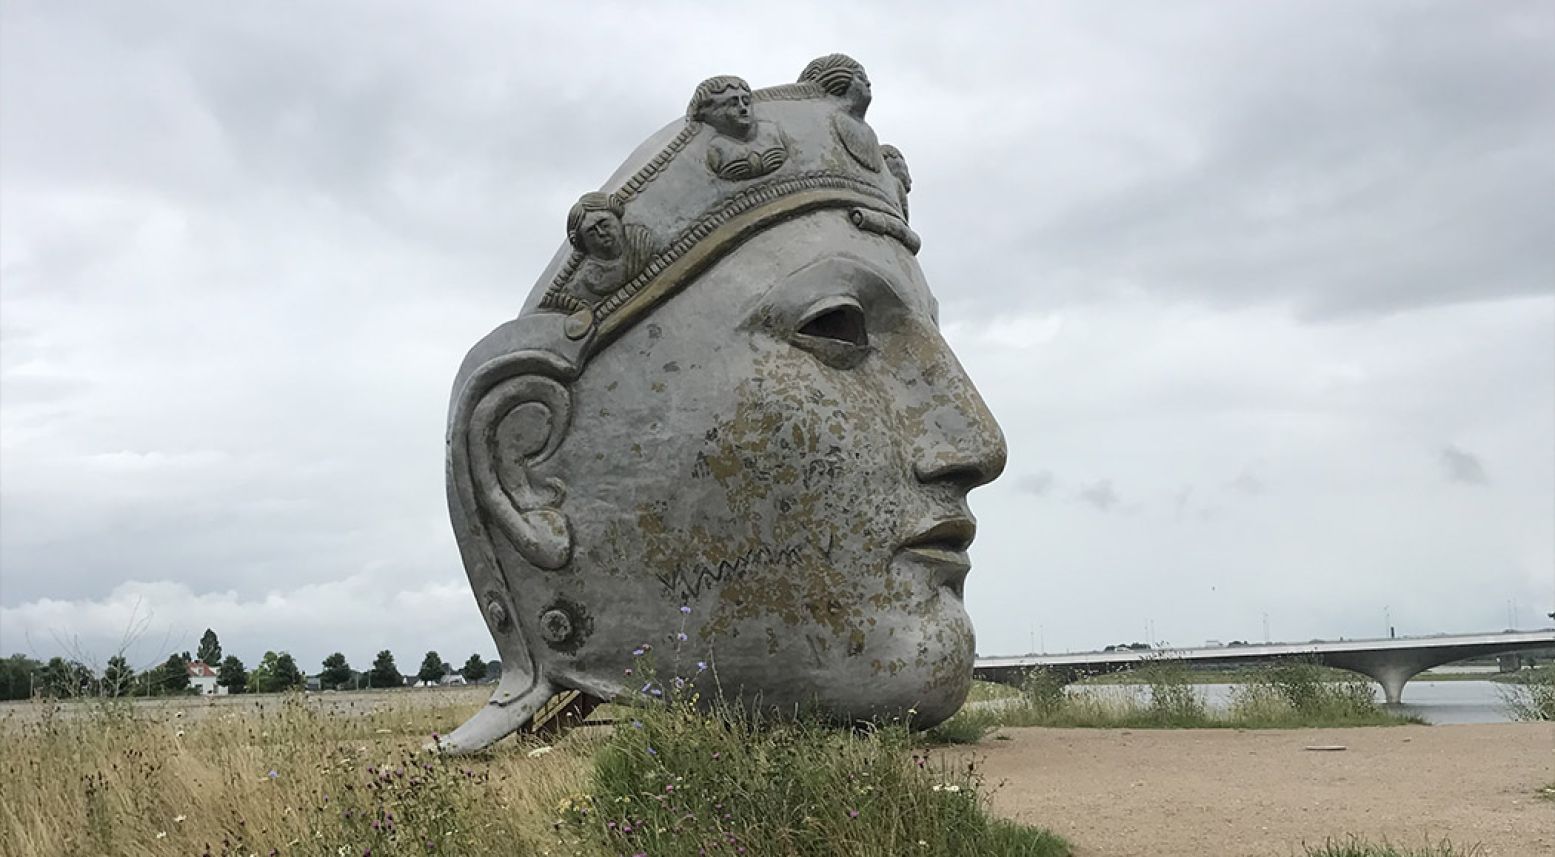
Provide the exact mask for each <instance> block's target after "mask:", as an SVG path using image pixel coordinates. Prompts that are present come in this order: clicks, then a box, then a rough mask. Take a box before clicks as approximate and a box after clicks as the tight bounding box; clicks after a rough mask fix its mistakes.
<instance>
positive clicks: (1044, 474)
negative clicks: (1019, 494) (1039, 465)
mask: <svg viewBox="0 0 1555 857" xmlns="http://www.w3.org/2000/svg"><path fill="white" fill-rule="evenodd" d="M1020 490H1022V491H1024V492H1026V493H1027V494H1032V495H1035V496H1037V497H1046V496H1047V495H1048V494H1049V493H1051V492H1052V490H1053V472H1052V471H1051V470H1040V471H1038V472H1036V473H1028V474H1026V475H1025V476H1022V477H1020Z"/></svg>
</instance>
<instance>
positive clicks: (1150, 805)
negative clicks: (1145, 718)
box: [947, 723, 1555, 857]
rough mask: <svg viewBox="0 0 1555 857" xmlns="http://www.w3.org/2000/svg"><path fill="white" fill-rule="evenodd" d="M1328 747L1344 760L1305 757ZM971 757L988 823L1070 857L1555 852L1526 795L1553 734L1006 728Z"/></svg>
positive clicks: (1551, 818) (1541, 774)
mask: <svg viewBox="0 0 1555 857" xmlns="http://www.w3.org/2000/svg"><path fill="white" fill-rule="evenodd" d="M1000 736H1003V738H1001V737H1000ZM1006 738H1007V740H1005V739H1006ZM1324 744H1328V745H1336V744H1337V745H1343V746H1345V747H1346V748H1347V749H1345V750H1344V751H1342V752H1315V751H1309V750H1306V749H1304V748H1306V747H1308V746H1312V745H1324ZM957 752H964V751H947V754H948V755H952V756H953V755H955V754H956V753H957ZM972 752H973V753H974V754H975V755H976V756H978V757H980V762H979V766H980V768H981V770H982V772H983V774H984V776H985V777H986V780H987V786H988V787H989V788H990V790H991V791H992V792H993V794H992V798H991V799H992V803H993V809H994V811H995V812H997V813H999V814H1000V815H1004V816H1007V817H1010V818H1014V819H1017V820H1019V821H1023V822H1027V823H1030V824H1036V825H1040V826H1043V827H1046V828H1048V829H1050V830H1053V831H1055V832H1057V833H1059V834H1062V835H1063V836H1064V837H1066V838H1068V839H1069V841H1070V842H1071V843H1073V844H1074V845H1075V846H1076V857H1135V856H1136V855H1138V857H1146V855H1148V857H1174V855H1192V857H1222V855H1223V857H1242V855H1256V857H1287V855H1291V854H1300V853H1301V849H1300V845H1301V844H1302V843H1303V842H1306V843H1311V844H1320V843H1321V842H1322V841H1323V839H1324V837H1327V836H1334V837H1343V836H1345V835H1347V834H1352V833H1353V834H1358V835H1361V836H1365V837H1369V838H1370V839H1372V841H1380V840H1382V839H1383V838H1384V837H1385V838H1386V839H1387V840H1388V841H1389V842H1392V843H1394V844H1396V845H1408V846H1420V845H1422V844H1425V843H1426V842H1428V841H1430V842H1434V841H1438V840H1440V839H1442V838H1443V837H1447V838H1450V839H1451V840H1452V841H1453V843H1454V844H1455V845H1460V846H1465V845H1471V844H1474V843H1480V844H1481V845H1482V846H1483V848H1484V850H1483V851H1482V852H1481V854H1482V855H1483V857H1540V855H1555V801H1551V800H1547V799H1542V798H1539V797H1538V796H1537V794H1536V793H1537V792H1538V791H1539V790H1540V789H1541V788H1542V787H1544V786H1546V785H1548V784H1550V783H1551V782H1555V724H1552V723H1497V724H1484V725H1466V726H1397V727H1374V728H1360V729H1303V730H1292V731H1280V730H1267V731H1237V730H1215V729H1191V730H1190V729H1183V730H1159V731H1155V730H1132V731H1131V730H1102V729H1037V728H1031V729H1003V730H1000V731H999V732H998V733H996V734H995V735H994V736H992V737H990V738H986V739H984V740H983V742H982V743H981V744H979V745H977V746H976V747H975V748H972Z"/></svg>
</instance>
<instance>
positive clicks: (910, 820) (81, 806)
mask: <svg viewBox="0 0 1555 857" xmlns="http://www.w3.org/2000/svg"><path fill="white" fill-rule="evenodd" d="M353 696H354V695H353ZM325 699H327V700H328V702H326V701H325ZM347 699H349V697H345V696H339V697H335V696H333V695H332V696H331V697H329V698H324V699H321V698H320V697H303V696H300V695H294V696H288V697H284V698H282V699H280V700H279V701H277V700H276V699H275V698H271V699H270V700H269V701H268V703H264V704H262V705H260V706H259V707H256V706H255V704H254V703H252V702H250V703H243V704H232V703H228V704H221V705H216V704H209V703H206V702H204V701H196V700H191V701H190V704H189V705H188V706H186V707H178V706H173V705H156V704H153V705H140V704H134V703H130V702H128V701H124V700H117V701H114V700H109V701H106V702H104V703H101V704H99V703H68V704H60V703H35V704H32V705H30V706H24V707H13V708H11V709H10V710H11V712H12V716H11V717H9V718H8V719H7V720H6V721H4V722H0V733H4V734H3V737H0V855H4V857H45V855H47V857H56V855H64V857H89V855H90V857H150V856H151V855H164V854H180V855H192V857H248V855H271V857H278V855H336V857H340V855H353V857H360V855H368V857H373V855H377V857H382V855H408V854H416V855H460V857H481V856H482V855H510V854H537V855H538V854H556V855H562V854H565V855H576V857H606V855H618V854H636V853H640V852H647V853H650V854H656V855H657V854H664V855H680V854H687V855H694V854H698V853H699V850H700V851H702V852H704V853H706V854H712V855H740V854H743V855H750V857H760V855H785V857H788V855H818V856H819V855H834V854H835V855H850V857H851V855H863V857H871V855H881V857H883V855H887V854H905V853H910V854H923V855H941V857H949V855H961V854H987V855H1012V857H1016V856H1018V857H1060V855H1064V854H1067V853H1068V849H1067V847H1066V846H1065V845H1064V844H1063V842H1062V841H1061V840H1059V839H1057V838H1056V837H1054V836H1052V835H1050V834H1047V833H1044V832H1042V831H1038V830H1033V829H1031V828H1027V827H1024V826H1020V825H1016V824H1013V823H1010V822H1005V821H1001V820H998V819H994V818H992V817H991V816H989V815H988V813H987V810H986V805H985V803H984V800H983V797H982V792H981V787H982V783H981V779H980V777H979V776H978V773H977V771H976V768H975V767H974V766H965V765H964V766H962V767H951V766H947V765H946V764H942V763H941V762H940V760H939V758H938V757H937V756H936V755H934V754H932V753H931V752H930V751H928V750H925V749H923V748H922V747H921V746H920V738H919V736H914V735H912V734H910V733H909V732H908V731H907V730H906V729H905V728H903V727H902V726H901V725H899V724H892V725H887V726H882V727H879V728H872V729H864V730H848V729H840V730H839V729H836V728H831V727H827V726H823V725H821V724H820V723H817V722H814V721H806V720H798V721H794V720H782V721H762V720H758V719H752V718H750V717H747V716H745V715H740V714H737V713H730V712H723V717H722V718H718V717H707V716H705V715H704V714H701V713H698V712H697V711H695V710H694V709H693V707H692V706H691V705H690V704H689V702H687V701H685V700H672V701H671V704H670V705H668V706H656V707H651V708H625V707H622V708H618V709H617V710H618V711H623V712H625V713H624V714H623V715H621V718H620V722H619V723H618V725H616V726H614V727H590V728H586V729H580V730H576V731H574V732H571V733H569V734H568V735H566V736H564V737H562V738H561V739H558V740H557V741H556V742H555V743H554V744H553V745H549V746H546V745H541V744H539V743H537V742H536V741H534V740H533V739H529V740H528V741H526V742H505V743H504V744H502V745H498V747H497V748H495V749H494V750H492V751H490V752H488V753H485V754H482V755H478V756H474V757H466V758H450V757H446V756H442V755H439V754H436V753H429V752H427V751H425V750H423V749H421V747H422V745H423V744H424V743H425V742H426V741H427V740H428V739H429V738H432V737H433V736H434V734H435V730H436V729H437V728H439V726H440V724H447V723H457V722H459V721H461V720H462V719H464V718H465V717H466V716H468V715H469V714H470V713H472V712H473V711H474V709H475V708H477V707H478V706H479V705H480V704H481V700H480V698H479V695H478V691H477V692H474V693H470V692H448V693H443V692H435V691H429V692H424V693H417V692H390V693H384V694H378V695H376V696H375V697H364V703H362V704H359V705H356V704H353V703H351V702H342V700H347ZM365 700H373V701H365ZM17 712H20V714H17Z"/></svg>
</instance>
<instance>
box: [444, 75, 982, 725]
mask: <svg viewBox="0 0 1555 857" xmlns="http://www.w3.org/2000/svg"><path fill="white" fill-rule="evenodd" d="M808 93H809V91H808V90H800V91H799V94H798V95H796V96H794V98H793V100H794V101H797V102H800V103H799V104H798V105H797V106H796V105H789V107H790V108H791V109H790V111H789V114H788V115H786V116H785V115H782V111H781V110H773V111H772V112H773V113H775V114H779V115H778V116H777V117H776V120H777V121H781V122H782V124H783V125H784V131H785V133H787V134H789V136H791V137H793V138H794V139H795V140H796V143H797V145H796V154H795V156H794V157H792V158H791V159H790V163H789V164H785V165H784V166H783V167H782V169H780V170H778V171H777V172H776V173H774V174H773V176H772V177H770V178H769V179H768V180H767V185H766V186H767V187H768V188H770V189H773V190H774V191H775V192H776V193H778V194H779V196H778V197H777V200H778V201H775V202H774V201H772V200H764V198H761V197H758V198H757V199H758V201H757V202H754V203H751V207H749V208H745V209H740V208H739V206H740V205H742V204H743V202H742V200H743V199H745V197H742V196H739V195H738V194H737V193H736V194H723V195H720V194H716V193H715V194H709V195H706V196H707V197H708V198H710V199H712V200H713V203H712V206H713V209H712V210H713V211H714V214H713V215H711V216H707V215H705V212H699V214H701V215H702V217H703V219H702V220H701V221H696V220H695V218H691V219H692V220H693V222H701V223H713V226H711V227H710V228H709V229H707V230H706V231H705V232H704V233H703V234H701V236H700V237H698V238H696V239H695V240H693V241H691V242H683V243H681V244H677V243H675V241H673V240H670V239H671V238H673V236H675V235H676V234H679V235H682V236H684V235H688V234H689V235H693V236H695V235H698V231H697V228H696V227H695V226H692V227H684V226H681V225H678V224H677V226H676V227H674V228H670V229H668V230H661V234H660V238H659V239H658V240H657V241H656V243H655V246H656V247H662V248H667V249H663V250H661V251H660V252H659V256H658V257H657V259H658V261H660V262H663V265H662V266H661V269H660V272H658V273H656V272H655V269H654V267H653V265H652V264H650V265H648V266H647V267H646V268H645V269H644V271H643V273H642V274H641V275H640V276H639V277H638V279H636V280H634V281H633V282H632V283H628V284H627V285H626V286H625V287H623V288H622V289H621V290H620V292H619V293H618V294H621V295H625V296H626V297H624V298H611V299H607V300H605V301H602V302H599V303H596V304H593V305H582V304H581V303H580V302H579V301H578V300H577V299H576V298H572V297H567V295H570V294H573V293H572V292H568V291H567V290H566V281H567V277H568V276H570V274H569V273H568V271H569V269H568V265H569V263H570V262H569V259H568V258H566V257H559V260H558V262H557V263H554V264H553V266H552V269H553V270H552V272H549V273H550V276H549V277H548V278H543V279H542V286H544V287H546V289H547V290H546V292H545V295H546V297H544V298H541V299H540V300H539V301H538V302H536V303H535V304H534V306H533V308H532V309H531V310H529V311H526V313H525V314H523V315H521V316H520V317H519V318H518V319H516V320H514V321H512V322H509V323H508V324H506V325H504V326H502V327H501V328H498V330H497V331H494V332H493V334H491V335H490V336H488V337H487V338H486V339H485V340H483V341H482V343H480V344H479V345H477V346H476V348H475V349H474V350H473V351H472V352H471V355H470V357H469V358H467V359H466V363H465V367H464V369H462V370H461V373H460V381H459V383H458V384H457V385H456V392H455V400H454V406H453V410H452V412H451V414H450V501H451V505H452V506H453V509H454V522H455V528H456V531H458V532H459V534H460V545H461V549H462V550H463V552H464V556H465V562H466V567H467V570H469V572H470V577H471V581H472V584H473V585H474V586H475V589H476V594H477V598H478V599H479V600H480V601H481V603H482V605H483V608H484V610H485V613H486V618H487V621H488V624H489V625H490V626H491V627H492V630H493V633H494V635H495V636H496V638H497V641H498V645H499V648H501V649H502V653H503V662H504V664H503V665H504V672H503V685H502V686H501V687H499V690H498V694H497V696H496V697H494V698H493V703H492V705H491V706H488V708H487V709H486V710H485V711H483V712H482V713H481V714H479V715H477V716H476V718H474V719H473V720H472V721H471V722H470V723H468V724H466V725H465V726H464V727H461V728H460V730H458V731H456V732H455V733H454V734H453V735H452V736H450V737H449V743H448V745H447V746H448V747H449V748H450V749H454V750H465V749H473V748H476V747H480V746H484V745H485V744H487V743H490V741H492V740H495V739H496V738H500V737H501V736H502V735H503V734H506V733H507V732H510V731H512V730H513V729H515V728H518V727H520V726H522V725H523V724H524V723H525V722H527V719H528V717H529V716H530V715H531V714H532V712H533V711H534V708H535V706H538V705H539V704H541V703H543V702H544V701H545V700H546V699H547V698H549V696H550V695H551V693H553V692H555V691H557V690H561V689H576V690H582V691H585V692H588V693H590V694H593V695H596V696H599V697H603V698H608V697H612V696H618V695H621V694H635V693H638V692H639V691H640V690H641V682H640V680H639V679H638V678H636V677H634V676H630V675H629V669H630V668H631V667H632V666H633V660H634V650H636V649H638V647H639V646H640V645H641V644H642V643H645V642H648V643H654V644H656V645H657V654H658V657H657V664H658V667H659V669H660V670H661V671H662V672H663V673H665V675H664V676H662V678H665V679H668V678H669V675H668V674H670V673H679V674H681V675H683V676H685V677H687V678H689V679H691V680H692V681H702V682H705V683H706V684H705V686H707V687H709V688H711V687H712V684H711V678H712V677H713V676H716V679H717V687H718V688H719V689H720V690H721V691H722V692H723V693H725V694H726V695H729V696H731V697H734V698H736V699H738V700H740V701H743V702H746V703H748V704H757V701H759V704H761V705H764V706H773V707H778V708H792V707H793V706H796V705H816V706H819V707H820V708H821V709H822V710H823V711H825V712H827V713H829V714H830V715H832V716H834V717H836V718H837V719H841V720H857V719H866V718H870V717H876V716H885V715H893V714H902V713H905V712H906V711H907V710H908V709H913V710H915V711H916V718H917V720H918V721H919V722H920V723H928V724H932V723H935V722H938V721H940V720H943V719H944V718H946V717H948V716H950V715H951V714H952V713H954V711H955V710H956V708H958V707H959V706H960V704H961V702H962V700H963V699H964V697H965V695H966V691H967V688H968V687H969V685H970V681H971V667H972V659H973V651H974V637H973V631H972V625H971V621H970V619H969V618H968V616H967V613H966V610H965V608H964V606H963V604H962V587H963V582H964V580H965V578H966V575H967V572H968V570H969V568H970V564H969V561H968V558H967V548H968V546H969V545H970V543H971V541H972V538H973V535H974V532H975V524H974V523H973V518H972V515H971V512H970V511H969V509H968V506H967V494H968V492H969V491H970V490H971V489H972V488H974V487H976V486H978V485H981V484H983V483H986V482H988V481H989V480H991V479H993V478H995V477H997V476H998V474H999V472H1000V471H1001V470H1002V469H1003V466H1004V460H1005V447H1004V440H1003V437H1002V435H1001V434H1000V431H999V428H998V425H997V424H996V423H995V421H994V419H993V417H992V415H991V414H990V413H989V412H988V409H987V408H986V406H985V405H984V404H983V402H982V400H981V398H980V397H979V396H978V394H977V392H976V390H975V389H974V388H973V386H972V384H971V381H970V380H969V379H968V378H967V377H966V374H965V372H964V371H963V370H962V368H961V366H960V364H959V363H958V362H957V361H956V359H955V356H954V355H953V354H952V353H951V350H950V348H949V346H948V345H947V344H946V343H945V341H944V339H943V338H942V337H941V336H940V333H939V330H938V322H937V310H936V303H935V300H934V298H933V296H932V295H931V294H930V292H929V288H928V284H927V283H926V282H925V280H924V277H923V273H922V271H921V269H920V268H919V266H918V263H917V261H916V259H915V258H914V255H913V254H914V251H915V250H916V249H917V239H916V236H915V235H913V234H912V233H911V230H910V229H907V227H906V225H905V223H902V222H901V221H900V215H899V213H898V212H896V211H895V209H894V207H893V206H894V201H895V200H896V198H897V188H896V185H895V179H894V178H891V177H890V176H889V175H885V176H883V177H878V178H876V177H873V176H865V179H866V180H867V181H869V182H875V184H873V185H869V184H865V183H864V182H862V181H861V182H857V183H855V181H854V180H853V179H852V178H851V177H849V176H846V175H844V176H839V177H838V178H837V180H836V183H835V186H816V185H814V184H813V183H812V184H806V183H805V182H806V181H808V177H811V176H813V175H814V174H815V172H814V171H805V170H804V169H803V167H804V166H805V158H806V157H813V159H814V162H815V163H831V164H835V163H839V162H842V161H841V160H839V159H836V158H835V157H832V154H833V153H835V151H837V149H836V146H837V145H838V144H837V143H836V141H835V140H834V139H833V138H832V136H831V134H832V131H831V128H832V125H831V122H830V121H829V115H828V114H827V111H828V110H835V109H837V108H836V106H835V99H828V98H826V97H825V96H826V93H824V92H818V93H817V94H816V95H815V97H811V96H810V95H809V94H808ZM762 106H766V105H762ZM694 133H695V132H692V134H693V136H692V137H691V139H690V140H689V141H686V140H681V137H682V136H685V133H684V132H682V134H681V136H677V137H675V138H673V139H672V140H671V148H673V147H674V146H675V145H678V146H679V147H680V148H681V149H691V148H693V145H694V143H695V142H696V140H695V137H694ZM806 140H809V141H811V143H812V145H813V146H814V153H813V155H812V153H811V152H808V151H807V150H806V149H805V145H804V141H806ZM676 141H679V142H678V143H677V142H676ZM691 160H692V162H693V163H694V162H695V160H696V158H695V156H694V155H693V156H691ZM795 162H797V163H795ZM650 163H651V162H650ZM848 163H852V161H848ZM791 166H796V167H799V169H795V170H793V173H794V175H792V176H791V178H792V179H793V181H792V182H790V183H789V184H783V183H782V180H783V177H784V175H785V174H788V172H789V169H790V167H791ZM640 174H641V173H640V171H639V172H638V173H636V175H640ZM688 175H689V172H688ZM659 178H661V179H663V178H666V177H664V176H660V177H659ZM667 178H670V179H671V180H673V178H674V177H673V176H669V177H667ZM691 180H692V179H689V178H688V179H687V181H691ZM694 180H695V181H696V182H697V183H699V186H698V187H697V188H696V189H685V190H684V191H682V192H683V193H685V194H686V195H690V196H695V194H696V193H697V192H698V191H700V190H701V189H702V187H701V186H703V185H707V184H708V183H709V179H708V177H707V174H706V172H705V171H701V170H699V171H697V172H696V173H695V179H694ZM626 184H627V185H628V186H629V185H630V181H628V182H627V183H626ZM714 189H715V190H718V188H716V187H715V188H714ZM876 189H878V192H877V190H876ZM676 192H677V188H676V187H675V186H674V185H673V184H670V185H667V186H666V189H665V191H664V193H666V194H672V193H676ZM645 195H646V194H645ZM666 198H668V197H666ZM730 200H733V201H732V202H731V201H730ZM643 202H644V208H645V209H648V205H647V203H646V200H644V201H643ZM625 210H626V212H627V218H628V220H630V219H631V216H632V212H633V203H632V202H631V201H630V200H628V201H627V202H626V205H625ZM648 210H652V209H648ZM731 211H732V212H733V213H731ZM742 218H743V219H742ZM653 225H654V224H653V221H651V220H645V221H644V222H643V224H642V228H644V229H652V228H653ZM688 228H689V231H684V230H686V229H688ZM676 247H681V248H683V249H682V252H681V254H680V255H678V256H677V255H676V254H675V248H676ZM698 247H700V248H702V251H703V253H702V255H701V256H700V257H698V256H696V255H695V254H696V252H697V248H698ZM709 248H712V249H711V250H710V249H709ZM713 251H716V252H713ZM709 257H710V258H709ZM688 259H691V260H694V261H696V262H698V263H699V266H696V267H694V266H690V265H688V264H687V260H688ZM666 260H667V261H666ZM677 265H679V266H682V267H681V268H677V267H676V266H677ZM677 274H683V275H682V276H680V278H679V279H674V278H675V277H677ZM666 283H673V288H670V287H667V286H666V285H665V284H666ZM655 289H658V292H657V293H656V292H655V291H654V290H655ZM633 300H636V301H639V302H640V303H638V304H633V303H632V301H633ZM650 301H652V302H651V303H650ZM644 307H646V308H647V309H644ZM649 309H651V312H650V311H649ZM547 310H549V312H548V311H547ZM634 312H635V313H636V316H635V317H634V318H632V320H631V321H630V323H622V322H620V321H619V319H622V318H623V317H624V316H623V315H621V314H622V313H634ZM564 320H565V323H564ZM612 325H614V326H612ZM563 334H564V335H563ZM607 337H608V340H607ZM676 634H683V635H684V637H685V639H684V640H675V639H673V638H674V636H675V635H676ZM699 661H700V662H703V663H705V664H707V665H708V667H707V669H706V670H701V669H698V668H697V667H695V666H693V665H694V664H696V663H697V662H699Z"/></svg>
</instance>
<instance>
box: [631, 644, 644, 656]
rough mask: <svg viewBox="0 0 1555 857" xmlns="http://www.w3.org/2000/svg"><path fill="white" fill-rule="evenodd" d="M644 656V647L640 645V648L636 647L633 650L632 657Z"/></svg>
mask: <svg viewBox="0 0 1555 857" xmlns="http://www.w3.org/2000/svg"><path fill="white" fill-rule="evenodd" d="M642 656H643V649H642V647H640V646H639V647H638V648H635V649H633V650H632V657H634V658H640V657H642Z"/></svg>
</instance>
